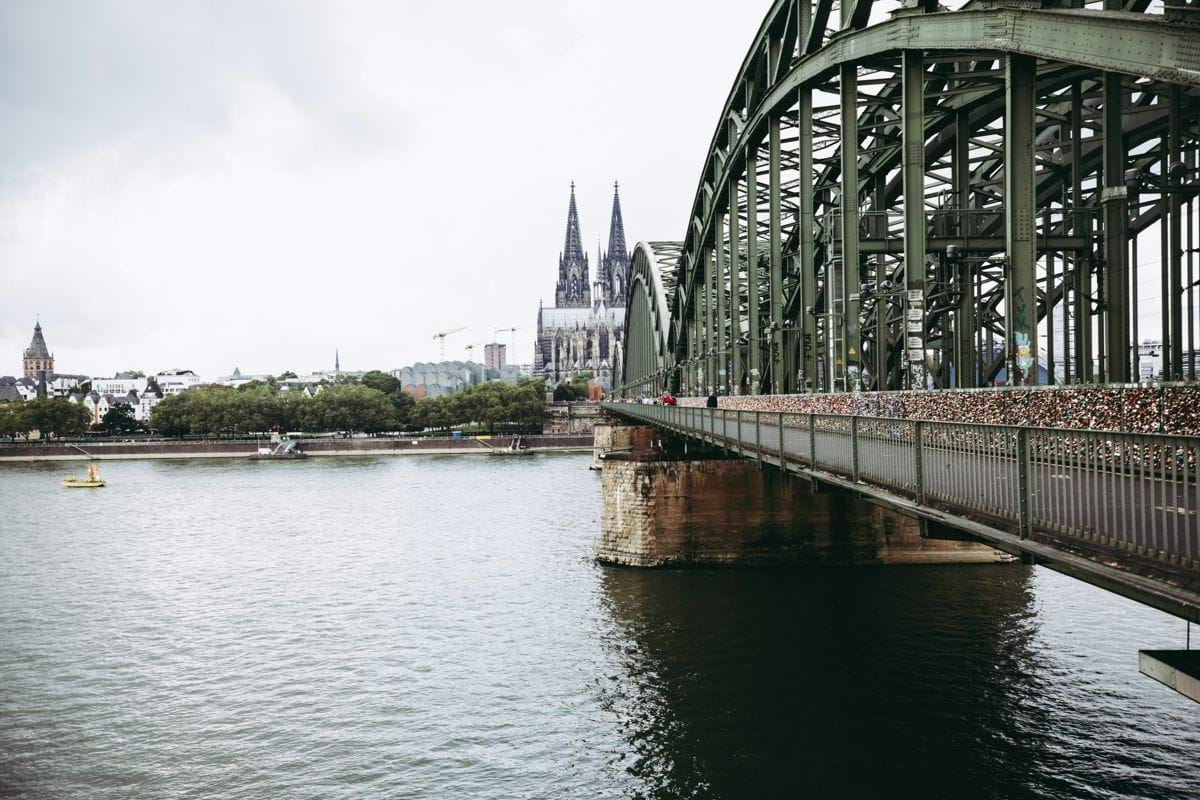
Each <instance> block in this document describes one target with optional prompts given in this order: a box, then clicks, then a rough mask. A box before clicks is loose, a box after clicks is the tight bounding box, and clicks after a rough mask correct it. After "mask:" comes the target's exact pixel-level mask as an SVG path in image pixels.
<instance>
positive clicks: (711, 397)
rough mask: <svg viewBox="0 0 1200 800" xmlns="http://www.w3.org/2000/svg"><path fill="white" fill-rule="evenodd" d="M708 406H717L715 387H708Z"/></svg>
mask: <svg viewBox="0 0 1200 800" xmlns="http://www.w3.org/2000/svg"><path fill="white" fill-rule="evenodd" d="M708 407H709V408H716V407H717V390H716V389H709V393H708Z"/></svg>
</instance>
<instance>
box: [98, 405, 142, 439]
mask: <svg viewBox="0 0 1200 800" xmlns="http://www.w3.org/2000/svg"><path fill="white" fill-rule="evenodd" d="M95 427H98V428H101V429H102V430H106V431H117V432H121V433H123V432H125V431H136V430H138V429H139V428H141V427H142V426H141V423H139V422H138V421H137V420H136V419H134V416H133V407H132V406H127V405H117V406H113V407H112V408H110V409H108V411H106V412H104V416H103V417H102V418H101V419H100V424H99V425H97V426H95Z"/></svg>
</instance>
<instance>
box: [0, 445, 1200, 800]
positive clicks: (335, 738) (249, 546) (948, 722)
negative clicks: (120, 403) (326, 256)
mask: <svg viewBox="0 0 1200 800" xmlns="http://www.w3.org/2000/svg"><path fill="white" fill-rule="evenodd" d="M588 463H589V459H588V458H584V457H577V456H536V457H529V458H523V459H499V458H491V459H488V458H478V457H445V456H441V457H440V456H410V457H403V458H390V459H389V458H379V459H374V458H357V459H344V460H341V459H310V460H309V461H306V462H292V463H269V462H264V463H253V462H245V461H234V460H214V461H131V462H117V463H111V464H106V465H105V467H104V474H105V476H106V477H107V478H108V480H109V486H108V488H106V489H102V490H98V491H83V490H79V491H66V490H64V489H62V488H60V487H59V484H58V481H59V478H60V477H62V475H63V473H65V472H71V471H74V472H77V473H81V472H82V467H81V466H79V465H71V466H65V465H61V464H59V465H34V466H12V465H7V466H3V467H0V531H2V535H0V797H20V798H26V797H28V798H88V799H89V800H95V799H97V798H100V799H104V798H114V799H115V798H289V799H290V798H374V797H379V798H497V800H499V799H500V798H504V799H505V800H508V799H509V798H542V797H546V798H585V797H586V798H590V797H613V798H768V797H784V796H787V797H813V798H836V797H870V798H891V797H920V798H943V797H944V798H976V797H978V798H1024V797H1029V798H1033V797H1038V798H1044V797H1045V798H1115V797H1145V798H1156V800H1157V799H1159V798H1196V797H1200V705H1196V704H1194V703H1191V702H1189V701H1187V700H1185V699H1184V698H1182V697H1180V696H1178V695H1175V694H1174V693H1172V692H1171V691H1169V690H1167V689H1166V688H1164V687H1161V686H1159V685H1158V684H1156V683H1154V682H1152V681H1151V680H1150V679H1148V678H1145V677H1142V676H1141V675H1140V674H1139V673H1138V672H1137V649H1138V648H1139V647H1182V646H1183V640H1184V623H1183V622H1181V621H1178V620H1175V619H1174V618H1171V617H1167V616H1165V615H1162V614H1159V613H1157V612H1154V611H1151V610H1149V609H1146V608H1144V607H1141V606H1138V605H1136V604H1134V603H1131V602H1129V601H1125V600H1122V599H1120V598H1117V597H1115V596H1113V595H1109V594H1107V593H1105V592H1102V591H1100V590H1098V589H1093V588H1091V587H1088V586H1085V585H1083V584H1080V583H1078V582H1075V581H1073V580H1071V579H1068V578H1065V577H1062V576H1059V575H1057V574H1055V573H1052V572H1049V571H1047V570H1044V569H1041V568H1035V569H1030V568H1027V567H1022V566H970V567H893V568H854V569H827V570H809V571H805V570H780V571H771V570H754V571H719V570H692V571H661V572H638V571H633V570H623V569H612V568H605V567H600V566H597V565H596V564H594V563H593V562H592V561H591V560H590V558H589V555H590V552H591V549H592V546H593V542H594V538H595V532H596V529H597V519H598V510H599V479H598V477H597V475H596V474H594V473H591V472H589V471H588V469H587V466H588ZM1196 633H1197V632H1196V631H1193V635H1195V634H1196Z"/></svg>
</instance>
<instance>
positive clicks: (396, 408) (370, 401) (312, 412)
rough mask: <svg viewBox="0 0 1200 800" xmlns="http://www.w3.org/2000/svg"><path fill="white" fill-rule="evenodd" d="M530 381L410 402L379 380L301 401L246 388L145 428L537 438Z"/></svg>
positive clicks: (202, 394)
mask: <svg viewBox="0 0 1200 800" xmlns="http://www.w3.org/2000/svg"><path fill="white" fill-rule="evenodd" d="M541 391H542V390H541V387H540V385H539V384H537V383H536V382H535V381H528V380H525V381H521V382H520V383H518V384H517V385H515V386H510V385H508V384H504V383H500V382H495V381H494V382H491V383H485V384H483V385H480V386H474V387H471V388H470V389H468V390H466V391H465V392H461V393H459V394H456V395H451V396H449V397H440V398H431V399H424V400H414V399H413V397H412V395H410V394H408V393H406V392H404V391H403V390H402V389H401V385H400V381H399V380H397V379H396V378H395V377H394V376H392V375H389V374H387V373H385V372H379V371H373V372H368V373H366V374H365V375H364V376H363V378H362V380H361V382H357V383H346V384H330V385H325V386H323V387H322V389H321V391H320V392H318V393H317V394H315V395H313V396H311V397H310V396H308V395H307V394H305V393H304V392H299V391H279V390H278V389H276V388H275V387H273V386H271V385H268V384H266V383H259V382H252V383H248V384H245V385H243V386H240V387H238V388H237V389H229V388H225V387H210V388H200V389H191V390H189V391H187V392H182V393H180V394H176V395H171V396H170V397H166V398H163V400H162V401H161V402H159V403H158V404H157V405H156V406H155V407H154V410H153V411H152V412H151V416H150V422H151V427H153V428H154V429H155V430H157V431H159V432H160V433H162V434H164V435H167V436H185V435H222V434H244V433H255V432H260V431H269V430H273V429H275V428H278V429H279V430H283V431H314V432H315V431H349V432H356V433H357V432H361V433H384V432H393V431H413V430H424V429H427V428H432V429H445V428H450V427H454V426H459V425H467V424H470V423H476V424H479V425H482V426H483V427H485V428H486V429H487V430H489V431H493V432H494V431H495V430H496V429H497V428H498V427H504V428H506V429H511V430H515V431H522V432H525V431H540V430H541V424H542V415H543V412H544V409H543V406H544V403H543V401H542V393H541Z"/></svg>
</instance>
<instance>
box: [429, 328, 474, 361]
mask: <svg viewBox="0 0 1200 800" xmlns="http://www.w3.org/2000/svg"><path fill="white" fill-rule="evenodd" d="M466 329H467V326H466V325H461V326H459V327H457V328H454V329H452V330H448V331H442V332H441V333H435V334H434V335H433V338H435V339H437V340H438V342H439V343H440V344H441V346H442V361H445V360H446V337H447V336H449V335H450V334H452V333H458V332H459V331H465V330H466Z"/></svg>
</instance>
